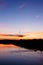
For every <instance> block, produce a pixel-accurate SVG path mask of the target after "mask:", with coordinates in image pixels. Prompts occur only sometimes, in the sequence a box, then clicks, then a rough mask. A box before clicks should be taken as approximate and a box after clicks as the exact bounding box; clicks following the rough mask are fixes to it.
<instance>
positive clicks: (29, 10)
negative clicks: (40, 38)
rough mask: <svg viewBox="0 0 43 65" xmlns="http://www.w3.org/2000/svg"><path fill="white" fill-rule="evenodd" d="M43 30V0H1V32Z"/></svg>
mask: <svg viewBox="0 0 43 65" xmlns="http://www.w3.org/2000/svg"><path fill="white" fill-rule="evenodd" d="M19 31H21V32H22V33H25V32H43V0H0V33H7V34H8V33H9V34H10V33H14V34H15V33H18V32H19Z"/></svg>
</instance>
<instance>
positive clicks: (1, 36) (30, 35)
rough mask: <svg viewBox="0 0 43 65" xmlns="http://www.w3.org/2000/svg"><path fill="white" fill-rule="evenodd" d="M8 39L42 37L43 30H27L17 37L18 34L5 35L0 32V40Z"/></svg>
mask: <svg viewBox="0 0 43 65" xmlns="http://www.w3.org/2000/svg"><path fill="white" fill-rule="evenodd" d="M2 39H9V40H20V39H43V32H28V33H25V34H23V37H19V35H12V36H10V35H7V34H0V40H2Z"/></svg>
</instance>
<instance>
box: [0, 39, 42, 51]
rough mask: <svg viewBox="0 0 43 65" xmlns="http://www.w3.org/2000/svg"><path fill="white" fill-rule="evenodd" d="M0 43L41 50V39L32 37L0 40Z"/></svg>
mask: <svg viewBox="0 0 43 65" xmlns="http://www.w3.org/2000/svg"><path fill="white" fill-rule="evenodd" d="M0 44H14V45H17V46H20V47H23V48H27V49H34V50H41V51H43V39H32V40H29V39H28V40H22V39H21V40H8V39H3V40H0Z"/></svg>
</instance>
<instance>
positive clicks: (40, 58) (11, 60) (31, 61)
mask: <svg viewBox="0 0 43 65" xmlns="http://www.w3.org/2000/svg"><path fill="white" fill-rule="evenodd" d="M0 65H43V52H41V51H36V52H35V51H33V50H29V49H28V50H27V49H24V48H0Z"/></svg>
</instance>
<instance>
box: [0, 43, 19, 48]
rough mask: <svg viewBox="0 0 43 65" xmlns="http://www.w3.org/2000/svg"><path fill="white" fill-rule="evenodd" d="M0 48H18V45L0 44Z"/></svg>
mask: <svg viewBox="0 0 43 65" xmlns="http://www.w3.org/2000/svg"><path fill="white" fill-rule="evenodd" d="M0 48H18V46H16V45H13V44H0Z"/></svg>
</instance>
